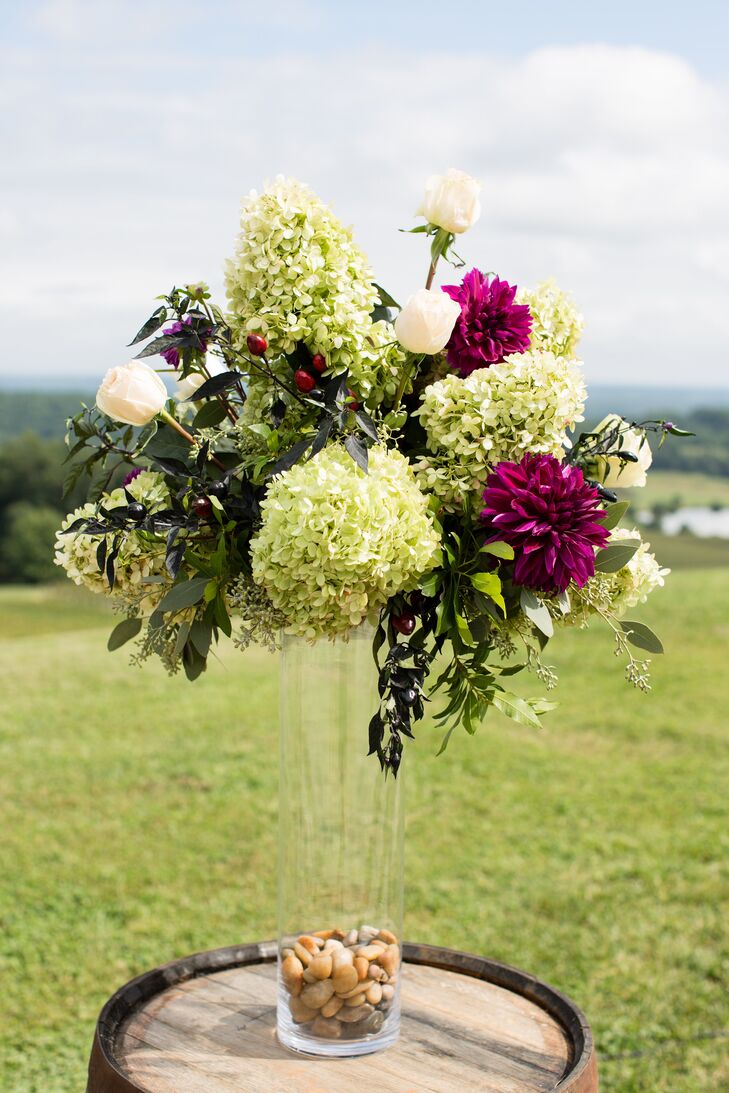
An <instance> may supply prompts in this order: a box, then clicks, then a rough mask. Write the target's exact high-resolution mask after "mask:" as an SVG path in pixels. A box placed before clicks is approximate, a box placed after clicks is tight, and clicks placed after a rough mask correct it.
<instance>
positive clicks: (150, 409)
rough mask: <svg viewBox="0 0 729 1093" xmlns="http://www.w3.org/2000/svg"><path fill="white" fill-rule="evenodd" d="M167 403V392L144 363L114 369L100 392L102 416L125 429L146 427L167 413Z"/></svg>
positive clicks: (136, 362) (97, 394)
mask: <svg viewBox="0 0 729 1093" xmlns="http://www.w3.org/2000/svg"><path fill="white" fill-rule="evenodd" d="M166 401H167V388H166V387H165V385H164V383H163V382H162V380H161V379H160V377H159V376H158V375H157V373H156V372H155V371H154V369H153V368H150V367H149V365H148V364H144V363H143V362H142V361H129V364H122V365H119V367H118V368H110V369H109V371H108V372H107V373H106V375H105V376H104V379H103V382H102V384H101V387H100V388H99V390H98V391H97V392H96V405H97V406H98V407H99V409H100V410H101V412H102V413H104V414H108V415H109V417H110V418H113V419H114V421H122V422H124V424H125V425H146V424H147V422H148V421H151V420H152V418H153V417H156V415H157V414H158V413H159V412H160V410H163V409H164V405H165V402H166Z"/></svg>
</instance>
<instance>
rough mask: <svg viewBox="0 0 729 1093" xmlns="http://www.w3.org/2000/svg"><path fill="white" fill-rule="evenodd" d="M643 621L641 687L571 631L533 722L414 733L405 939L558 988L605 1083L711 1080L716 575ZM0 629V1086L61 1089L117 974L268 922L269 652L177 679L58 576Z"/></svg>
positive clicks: (680, 577)
mask: <svg viewBox="0 0 729 1093" xmlns="http://www.w3.org/2000/svg"><path fill="white" fill-rule="evenodd" d="M641 617H642V618H644V619H645V620H646V621H647V622H648V623H649V624H650V625H652V626H653V627H654V628H655V629H656V630H657V631H659V632H660V633H661V635H662V637H663V639H664V641H665V644H666V648H667V653H668V655H667V656H666V657H665V658H664V659H663V660H662V662H660V663H659V662H658V661H656V662H655V664H654V669H655V670H654V690H653V692H652V694H651V695H649V696H644V695H640V694H638V693H636V692H634V691H632V690H630V689H629V688H628V686H627V685H626V684H625V683H623V681H622V678H621V676H622V669H621V666H620V664H619V663H618V662H617V661H615V659H614V657H613V656H612V648H611V642H610V640H609V638H608V636H607V635H606V634H605V633H603V632H601V631H599V630H598V631H595V632H594V633H593V632H587V633H576V632H569V633H563V634H560V635H559V638H558V640H557V641H555V643H554V647H553V652H552V650H551V649H550V656H549V658H548V659H549V660H550V661H553V662H554V663H555V664H556V665H557V667H558V669H559V672H560V676H561V684H560V689H559V691H558V692H557V697H558V698H559V699H560V701H561V706H560V709H559V710H558V711H556V712H555V713H553V714H551V715H550V716H549V718H548V719H547V725H546V727H545V729H544V731H543V732H541V733H534V732H532V731H530V730H528V729H525V728H522V727H520V726H517V725H514V724H513V723H511V722H508V721H506V720H504V719H503V718H501V717H500V716H498V715H495V716H493V717H490V718H489V719H487V722H486V724H485V725H484V726H483V727H482V728H481V729H479V731H478V733H477V735H476V736H475V737H474V738H473V739H471V738H469V737H467V736H466V734H465V733H463V734H456V735H455V736H454V738H453V739H452V741H451V745H450V747H449V749H448V752H447V753H446V755H445V756H442V757H440V758H438V759H436V758H435V755H434V753H435V750H436V746H437V743H438V741H439V735H438V734H436V732H435V731H434V729H433V728H432V727H430V726H427V725H426V726H425V727H421V729H420V730H419V732H418V740H417V742H416V743H414V744H412V745H410V744H409V745H408V753H407V756H406V771H405V773H406V778H407V782H408V798H409V803H408V810H407V811H408V834H407V840H408V868H407V891H408V914H407V935H408V936H409V937H410V938H411V939H413V940H423V941H426V940H427V941H431V942H434V943H439V944H444V945H451V946H454V947H456V948H460V949H471V950H474V951H476V952H480V953H485V954H488V955H490V956H492V957H495V958H497V959H501V960H504V961H507V962H509V963H512V964H516V965H517V966H521V967H524V968H527V969H529V970H530V971H532V972H533V973H535V974H536V975H538V976H540V977H542V978H544V979H546V980H548V981H549V982H551V983H553V984H555V985H556V986H558V987H560V988H562V989H563V990H565V991H566V992H567V993H569V994H570V995H572V997H574V999H575V1000H576V1001H577V1002H578V1003H579V1004H580V1005H581V1006H582V1007H583V1008H584V1010H585V1011H586V1012H587V1014H588V1015H589V1017H590V1020H591V1022H592V1024H593V1027H594V1029H595V1032H596V1036H597V1043H598V1049H599V1052H600V1061H601V1075H602V1085H601V1089H602V1090H603V1091H606V1093H718V1091H720V1090H726V1089H729V1061H728V1058H727V1056H728V1052H727V1047H728V1046H729V1039H728V1038H727V1034H728V1032H729V990H728V988H729V932H728V931H727V922H728V921H729V876H728V875H727V869H726V863H727V860H728V859H729V795H728V794H727V784H728V783H729V749H728V748H727V725H726V711H727V709H728V708H729V673H727V671H726V660H727V645H728V643H729V568H727V569H720V568H716V569H703V570H699V569H693V570H683V571H680V572H677V573H676V574H674V575H673V576H672V578H671V579H670V581H669V583H668V585H667V587H666V589H665V590H663V591H661V592H659V593H656V595H655V596H654V597H653V599H652V601H651V603H650V604H649V605H647V607H646V609H645V610H644V611H643V612H642V613H641ZM0 621H1V623H2V625H0V686H1V687H2V694H3V704H2V709H3V716H2V719H0V860H1V861H2V863H3V870H2V879H0V982H2V985H3V990H2V992H1V993H0V1060H1V1061H0V1089H1V1090H2V1091H3V1093H80V1091H81V1090H83V1088H84V1082H85V1077H84V1072H85V1065H86V1059H87V1056H88V1050H89V1047H90V1043H91V1036H92V1031H93V1027H94V1022H95V1018H96V1016H97V1013H98V1010H99V1008H100V1006H101V1005H102V1003H103V1002H104V1000H105V999H106V998H107V997H108V995H109V994H110V993H111V992H112V991H113V990H114V989H115V988H116V987H117V986H118V985H120V984H121V983H122V982H124V981H125V980H126V979H128V978H129V977H131V976H132V975H134V974H136V973H138V972H141V971H143V970H144V969H146V968H149V967H152V966H154V965H157V964H159V963H162V962H163V961H166V960H170V959H172V958H173V957H176V956H180V955H183V954H185V953H189V952H193V951H195V950H199V949H204V948H208V947H214V946H219V945H227V944H231V943H233V942H239V941H243V940H250V939H253V938H257V937H269V936H271V935H272V934H273V933H274V931H275V865H274V863H275V853H274V849H275V838H276V835H275V825H276V782H277V736H276V732H277V730H276V709H277V704H276V664H275V660H274V659H272V658H270V657H268V656H266V655H264V654H256V653H254V654H252V655H249V656H246V657H243V656H241V655H240V654H239V653H236V652H235V651H234V650H228V651H227V652H226V653H225V654H224V656H223V659H222V663H217V664H213V666H212V668H211V670H210V671H209V672H208V673H207V676H206V677H205V678H203V679H201V680H200V681H199V682H198V683H197V684H195V685H189V684H188V683H187V682H186V681H185V680H184V679H178V678H176V679H173V680H169V679H168V678H167V677H166V676H165V675H164V674H163V673H162V672H161V671H160V670H159V669H158V668H157V667H155V666H149V667H147V668H145V669H144V670H141V671H137V670H133V669H130V668H129V667H128V665H127V656H126V653H125V652H123V651H121V652H118V653H116V654H108V653H107V652H106V651H105V641H106V635H107V631H108V625H107V617H106V613H105V610H104V607H103V604H102V603H101V602H100V601H92V600H89V599H88V598H79V597H77V596H75V595H74V590H73V589H71V588H67V587H66V586H60V587H58V588H54V589H53V590H46V589H39V590H27V589H21V590H18V589H13V588H9V589H8V588H6V589H2V590H0ZM658 659H659V660H660V658H658ZM521 685H522V686H529V685H532V686H530V687H529V689H530V690H533V691H535V692H538V691H539V686H538V684H537V682H536V680H532V679H530V678H527V679H526V680H524V681H522V684H521ZM364 727H365V723H364V720H363V746H364Z"/></svg>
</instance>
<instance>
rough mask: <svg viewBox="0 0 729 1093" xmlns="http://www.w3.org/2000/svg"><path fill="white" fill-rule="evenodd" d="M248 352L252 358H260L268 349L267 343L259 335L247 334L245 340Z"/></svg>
mask: <svg viewBox="0 0 729 1093" xmlns="http://www.w3.org/2000/svg"><path fill="white" fill-rule="evenodd" d="M246 344H247V345H248V352H249V353H252V354H253V356H254V357H262V356H263V354H264V353H265V352H266V350H267V349H268V342H267V341H266V339H265V338H264V337H263V336H262V335H261V334H249V335H248V337H247V338H246Z"/></svg>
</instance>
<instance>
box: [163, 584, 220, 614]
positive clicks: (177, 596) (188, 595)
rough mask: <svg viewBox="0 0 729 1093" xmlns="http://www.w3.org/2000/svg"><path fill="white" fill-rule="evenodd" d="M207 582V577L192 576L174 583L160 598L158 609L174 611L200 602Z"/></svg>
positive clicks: (182, 609)
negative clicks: (187, 579)
mask: <svg viewBox="0 0 729 1093" xmlns="http://www.w3.org/2000/svg"><path fill="white" fill-rule="evenodd" d="M208 584H209V581H208V578H207V577H192V578H191V579H190V580H189V581H181V582H180V583H179V584H176V585H174V586H173V587H172V588H171V589H170V590H169V592H168V593H167V595H166V596H165V597H164V598H163V599H162V602H161V603H160V605H159V607H158V611H162V612H171V613H176V612H178V611H184V610H185V609H186V608H188V607H194V606H195V604H196V603H200V600H201V599H202V598H203V593H204V592H205V589H206V587H207V585H208Z"/></svg>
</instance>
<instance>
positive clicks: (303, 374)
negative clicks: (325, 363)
mask: <svg viewBox="0 0 729 1093" xmlns="http://www.w3.org/2000/svg"><path fill="white" fill-rule="evenodd" d="M294 383H295V384H296V386H297V387H298V389H299V390H300V391H303V392H304V393H305V394H307V393H308V392H309V391H313V390H314V388H315V387H316V380H315V379H314V377H313V376H312V374H311V372H307V371H306V369H305V368H297V369H296V371H295V372H294Z"/></svg>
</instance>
